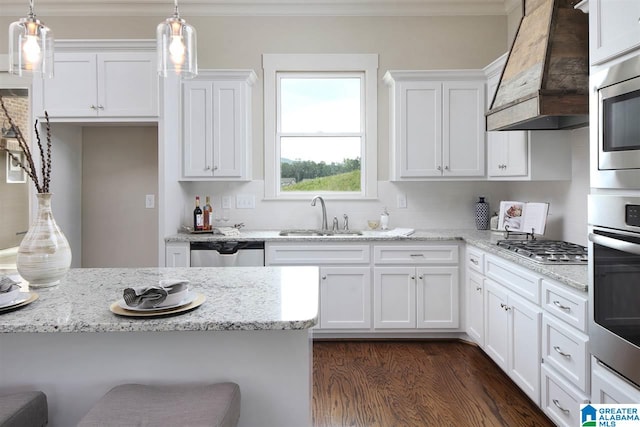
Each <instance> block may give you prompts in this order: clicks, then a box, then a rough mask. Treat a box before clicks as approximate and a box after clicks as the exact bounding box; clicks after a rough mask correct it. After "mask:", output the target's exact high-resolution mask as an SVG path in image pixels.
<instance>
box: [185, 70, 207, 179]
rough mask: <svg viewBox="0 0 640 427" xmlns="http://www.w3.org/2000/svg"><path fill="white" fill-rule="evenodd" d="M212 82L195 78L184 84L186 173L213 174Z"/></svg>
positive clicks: (190, 175) (186, 175)
mask: <svg viewBox="0 0 640 427" xmlns="http://www.w3.org/2000/svg"><path fill="white" fill-rule="evenodd" d="M211 91H212V88H211V83H210V82H201V81H192V82H188V83H184V84H183V93H182V97H183V101H182V102H183V116H182V123H183V126H184V128H183V132H184V141H183V162H184V165H183V175H184V176H185V177H211V176H213V164H212V157H213V156H212V148H213V147H212V130H211V124H212V123H211V117H212V96H211Z"/></svg>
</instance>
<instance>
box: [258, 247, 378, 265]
mask: <svg viewBox="0 0 640 427" xmlns="http://www.w3.org/2000/svg"><path fill="white" fill-rule="evenodd" d="M265 258H266V264H267V265H335V264H369V262H370V259H371V256H370V251H369V246H368V245H267V247H266V256H265Z"/></svg>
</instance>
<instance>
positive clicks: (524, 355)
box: [485, 279, 542, 404]
mask: <svg viewBox="0 0 640 427" xmlns="http://www.w3.org/2000/svg"><path fill="white" fill-rule="evenodd" d="M541 321H542V310H541V309H540V307H539V306H537V305H535V304H532V303H530V302H529V301H527V300H525V299H524V298H522V297H519V296H518V295H516V294H515V293H513V292H512V291H510V290H508V289H507V288H505V287H503V286H501V285H499V284H498V283H496V282H494V281H492V280H488V279H487V280H485V351H486V352H487V354H488V355H489V356H490V357H491V358H492V359H493V360H494V361H495V362H496V363H497V364H498V365H499V366H500V367H501V368H502V369H504V370H505V372H507V374H508V375H509V376H510V377H511V379H512V380H513V381H514V382H515V383H516V384H517V385H518V386H519V387H520V388H521V389H522V390H523V391H524V392H525V393H526V394H527V395H528V396H529V397H530V398H531V400H533V401H534V402H536V403H537V404H539V403H540V339H541Z"/></svg>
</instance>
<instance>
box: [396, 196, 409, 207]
mask: <svg viewBox="0 0 640 427" xmlns="http://www.w3.org/2000/svg"><path fill="white" fill-rule="evenodd" d="M396 198H397V201H398V209H406V208H407V195H406V194H404V193H398V194H397V195H396Z"/></svg>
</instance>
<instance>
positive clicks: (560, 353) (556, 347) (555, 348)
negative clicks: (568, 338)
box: [553, 345, 571, 359]
mask: <svg viewBox="0 0 640 427" xmlns="http://www.w3.org/2000/svg"><path fill="white" fill-rule="evenodd" d="M553 349H554V350H555V351H556V352H557V353H558V354H559V355H560V356H564V357H566V358H567V359H571V354H569V353H565V352H563V351H562V349H561V348H560V347H558V346H557V345H554V346H553Z"/></svg>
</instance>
